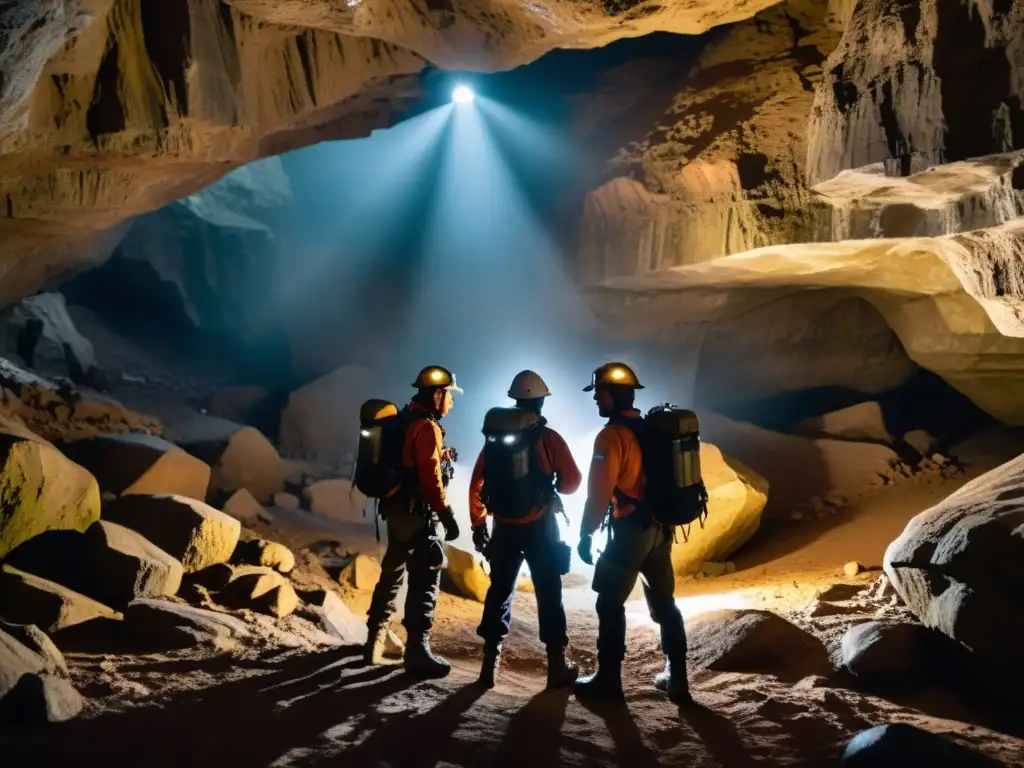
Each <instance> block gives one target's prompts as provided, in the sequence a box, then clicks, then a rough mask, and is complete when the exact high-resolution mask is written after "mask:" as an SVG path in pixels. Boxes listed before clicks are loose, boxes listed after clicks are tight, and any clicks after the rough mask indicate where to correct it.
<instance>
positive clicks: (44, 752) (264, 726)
mask: <svg viewBox="0 0 1024 768" xmlns="http://www.w3.org/2000/svg"><path fill="white" fill-rule="evenodd" d="M352 656H353V653H352V649H351V647H342V648H338V649H332V650H331V651H327V652H322V653H312V654H306V655H301V656H293V657H291V658H289V659H286V660H284V661H283V662H282V664H281V666H280V667H279V668H278V669H277V670H275V671H273V672H270V673H267V674H258V673H254V674H249V675H247V676H245V677H241V678H235V679H232V680H228V681H226V682H224V683H221V684H220V685H216V686H213V687H207V688H203V689H201V690H194V691H189V692H187V693H172V694H168V695H164V696H154V697H152V699H151V700H150V701H143V702H140V703H139V704H138V705H137V706H134V707H132V708H130V709H127V710H123V711H109V712H107V713H104V714H101V715H98V716H96V717H92V718H81V719H77V720H73V721H71V722H68V723H63V724H60V725H59V726H54V727H53V728H48V729H14V730H4V729H0V753H2V754H3V755H4V768H15V767H16V766H38V765H63V764H65V763H67V764H71V763H72V762H76V761H81V762H82V763H84V764H86V765H105V766H109V768H118V767H119V766H134V765H139V764H140V763H145V765H146V766H147V768H175V767H176V766H179V765H183V764H185V765H191V766H195V768H219V767H220V766H223V765H269V764H271V763H272V762H274V760H276V759H278V758H279V757H280V756H281V755H283V754H286V753H287V752H288V751H289V750H291V749H293V748H295V747H301V746H304V745H306V744H308V743H310V742H311V741H314V740H316V739H317V738H318V737H320V735H321V734H322V733H323V732H324V731H326V730H328V729H330V728H331V727H333V726H335V725H337V724H339V723H342V722H345V721H346V720H348V719H349V718H353V717H355V716H357V715H361V714H363V713H366V712H371V711H375V710H376V709H377V708H378V707H379V706H380V704H381V702H382V701H383V700H384V699H386V698H387V697H389V696H391V695H393V694H396V693H399V692H402V691H405V690H407V689H409V688H411V687H413V686H414V685H415V681H413V680H411V679H410V678H409V677H408V676H407V675H405V674H403V673H402V671H401V667H396V666H381V667H373V668H370V669H365V668H358V669H357V668H354V665H352V664H351V659H352ZM172 724H173V725H172ZM83 758H84V759H83Z"/></svg>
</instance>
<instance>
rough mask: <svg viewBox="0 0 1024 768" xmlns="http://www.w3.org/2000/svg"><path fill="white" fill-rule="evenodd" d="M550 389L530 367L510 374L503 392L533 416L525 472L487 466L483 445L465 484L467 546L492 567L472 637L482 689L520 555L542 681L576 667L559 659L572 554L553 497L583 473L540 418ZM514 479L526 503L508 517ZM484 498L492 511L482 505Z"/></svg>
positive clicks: (559, 678) (551, 681) (494, 663)
mask: <svg viewBox="0 0 1024 768" xmlns="http://www.w3.org/2000/svg"><path fill="white" fill-rule="evenodd" d="M550 394H551V393H550V391H549V390H548V388H547V385H546V384H545V383H544V381H543V379H541V377H540V376H538V375H537V374H536V373H534V372H533V371H522V372H521V373H519V374H518V375H516V377H515V379H513V380H512V386H511V387H510V388H509V392H508V396H509V397H510V398H512V399H514V400H515V401H516V408H518V409H522V410H523V411H527V412H529V413H530V414H536V418H529V417H527V423H529V424H531V425H532V426H531V428H530V430H529V432H527V433H526V434H525V436H524V437H523V439H524V440H526V441H529V442H528V443H527V444H525V445H523V446H521V452H520V454H519V455H520V456H521V457H522V458H523V459H527V461H526V464H525V466H528V467H530V469H529V471H528V472H527V473H526V474H525V475H522V476H521V477H519V478H517V479H512V475H513V474H514V473H507V472H506V473H503V472H502V471H501V470H500V468H498V467H493V466H491V465H490V464H488V463H487V461H486V460H485V455H486V454H487V452H488V451H487V447H486V446H485V447H484V450H482V451H481V452H480V456H479V457H478V458H477V460H476V466H474V468H473V477H472V480H471V481H470V486H469V514H470V521H471V523H472V525H473V543H474V544H475V545H476V548H477V550H479V551H480V552H481V553H482V554H484V556H485V557H487V558H488V560H489V561H490V564H491V586H490V588H489V589H488V590H487V597H486V599H485V600H484V613H483V618H482V619H481V621H480V626H479V628H478V629H477V634H479V635H480V637H482V638H483V639H484V661H483V665H482V667H481V669H480V680H479V682H480V684H481V685H484V686H485V687H488V688H490V687H493V685H494V675H495V673H496V671H497V668H498V662H499V659H500V657H501V646H502V643H503V642H504V640H505V637H506V636H507V635H508V632H509V624H510V622H511V619H512V596H513V594H514V592H515V588H516V581H517V579H518V577H519V570H520V568H522V565H523V561H524V560H525V561H526V563H527V565H529V568H530V575H531V576H532V578H533V585H534V591H535V592H536V595H537V614H538V620H539V623H540V640H541V642H542V643H544V644H545V645H546V646H547V654H548V686H549V687H551V688H560V687H564V686H566V685H569V684H570V683H571V682H573V681H574V680H575V679H576V677H577V675H578V674H579V667H577V666H576V665H575V664H573V663H571V662H567V661H566V658H565V649H566V647H567V646H568V645H569V637H568V634H567V632H566V620H565V607H564V606H563V605H562V576H563V575H564V574H565V573H566V572H568V564H569V557H570V556H571V554H572V552H571V550H570V549H569V547H567V546H566V545H565V544H564V543H563V542H562V539H561V535H560V534H559V531H558V520H557V518H556V516H555V513H556V509H559V508H560V506H561V505H560V502H559V499H558V495H557V494H559V493H565V494H572V493H575V492H576V490H577V489H578V488H579V486H580V483H581V482H582V481H583V477H582V475H581V474H580V470H579V467H577V466H576V462H575V461H574V460H573V458H572V453H571V452H570V451H569V446H568V445H567V444H566V442H565V440H564V439H562V436H561V435H559V434H558V433H557V432H555V430H553V429H551V428H550V427H548V426H547V421H546V420H545V419H544V417H543V416H540V411H541V408H542V407H543V404H544V398H546V397H548V396H549V395H550ZM510 445H511V443H510ZM500 449H501V446H500V445H499V446H498V452H497V453H491V454H490V455H491V457H492V460H493V461H495V462H499V461H501V462H503V461H507V460H508V459H507V458H506V457H505V456H504V455H503V454H502V453H501V450H500ZM513 461H514V460H513ZM512 483H525V484H527V485H526V486H525V487H527V488H528V491H527V495H523V496H521V498H525V499H527V500H528V502H525V503H521V504H520V505H519V508H518V509H517V510H516V511H515V513H514V514H513V512H512V507H511V505H509V503H508V499H509V498H510V497H512V496H515V495H516V494H517V489H516V488H513V487H511V484H512ZM521 487H523V486H521ZM488 500H491V504H492V505H493V506H494V507H495V508H496V509H494V510H490V511H489V510H488V503H487V502H488ZM502 509H505V510H508V511H507V512H506V514H505V515H503V514H501V512H500V511H499V510H502ZM489 512H490V514H491V515H492V516H493V517H494V526H493V533H492V534H488V531H487V516H488V514H489Z"/></svg>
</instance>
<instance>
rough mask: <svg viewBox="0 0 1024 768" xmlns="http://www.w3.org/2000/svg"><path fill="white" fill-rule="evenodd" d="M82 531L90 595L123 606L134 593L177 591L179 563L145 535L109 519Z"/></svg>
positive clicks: (154, 594)
mask: <svg viewBox="0 0 1024 768" xmlns="http://www.w3.org/2000/svg"><path fill="white" fill-rule="evenodd" d="M85 535H86V538H87V539H88V540H89V544H88V561H89V564H90V566H91V568H92V575H91V579H90V581H91V582H92V584H91V587H90V590H89V591H88V592H87V593H86V594H88V595H89V597H92V598H95V599H96V600H99V601H100V602H101V603H104V604H106V605H109V606H111V607H113V608H123V607H124V606H126V605H128V603H130V602H131V601H132V600H134V599H135V598H137V597H171V596H172V595H174V594H176V593H177V591H178V588H179V587H180V586H181V577H182V575H183V569H182V565H181V563H180V562H179V561H178V560H175V559H174V558H173V557H172V556H171V555H169V554H168V553H167V552H165V551H164V550H162V549H160V548H159V547H158V546H157V545H155V544H153V543H151V542H150V541H149V540H148V539H146V538H144V537H143V536H141V535H139V534H138V533H136V532H135V531H133V530H131V529H129V528H125V527H124V526H121V525H118V524H117V523H113V522H111V521H109V520H97V521H96V522H95V523H93V524H92V525H91V526H90V527H89V530H88V531H86V533H85Z"/></svg>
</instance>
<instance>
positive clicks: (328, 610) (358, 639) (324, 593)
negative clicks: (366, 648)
mask: <svg viewBox="0 0 1024 768" xmlns="http://www.w3.org/2000/svg"><path fill="white" fill-rule="evenodd" d="M302 597H303V599H304V600H305V601H306V602H307V603H309V604H310V605H311V606H313V607H314V608H317V609H318V610H317V614H318V615H319V617H320V625H321V626H322V627H323V629H324V631H325V632H327V633H328V634H329V635H332V636H333V637H336V638H337V639H338V640H340V641H341V642H342V643H345V644H346V645H361V644H363V643H365V642H366V637H367V634H366V622H365V621H363V620H362V619H360V618H359V617H358V616H356V615H355V613H353V612H352V609H351V608H349V607H348V606H347V605H345V602H344V601H343V600H342V599H341V598H340V597H338V596H337V595H336V594H334V593H333V592H330V591H328V590H326V589H318V590H315V591H313V592H304V593H303V594H302Z"/></svg>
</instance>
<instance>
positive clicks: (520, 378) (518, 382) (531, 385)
mask: <svg viewBox="0 0 1024 768" xmlns="http://www.w3.org/2000/svg"><path fill="white" fill-rule="evenodd" d="M550 394H551V392H550V391H549V390H548V385H547V384H545V383H544V379H542V378H541V377H540V376H538V375H537V374H536V373H534V372H533V371H520V372H519V373H517V374H516V377H515V378H514V379H512V386H511V387H509V388H508V396H509V397H511V398H512V399H513V400H534V399H536V398H538V397H547V396H548V395H550Z"/></svg>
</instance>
